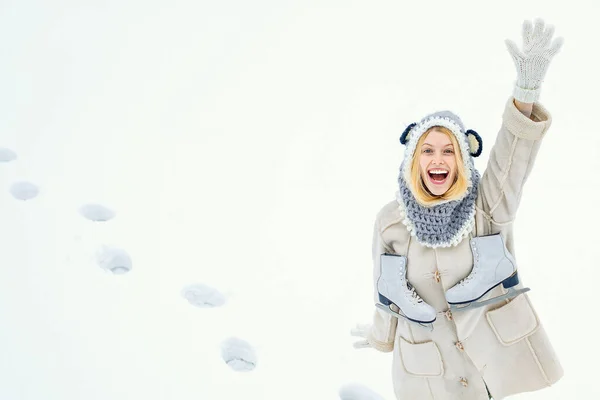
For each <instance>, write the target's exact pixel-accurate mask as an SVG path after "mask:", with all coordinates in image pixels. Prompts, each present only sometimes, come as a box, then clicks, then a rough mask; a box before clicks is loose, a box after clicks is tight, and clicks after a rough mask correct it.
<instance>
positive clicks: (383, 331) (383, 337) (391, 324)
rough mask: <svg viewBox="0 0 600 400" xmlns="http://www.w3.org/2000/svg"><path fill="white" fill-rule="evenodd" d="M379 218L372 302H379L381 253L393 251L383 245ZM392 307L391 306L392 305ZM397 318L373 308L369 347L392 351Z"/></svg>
mask: <svg viewBox="0 0 600 400" xmlns="http://www.w3.org/2000/svg"><path fill="white" fill-rule="evenodd" d="M378 221H379V218H377V219H376V221H375V227H374V229H373V245H372V259H373V289H374V301H375V302H376V303H377V302H379V292H378V291H377V280H378V279H379V275H380V274H381V265H380V256H381V254H383V253H386V252H387V253H392V252H393V251H392V250H391V249H390V248H389V246H387V245H386V244H385V242H384V241H383V238H382V236H381V231H380V229H379V223H378ZM392 306H393V305H392ZM397 324H398V318H397V317H395V316H393V315H391V314H390V313H387V312H385V311H383V310H380V309H379V308H375V312H374V313H373V323H372V324H371V329H370V331H369V333H368V335H367V340H368V341H369V344H370V345H371V347H373V348H375V349H376V350H379V351H382V352H384V353H388V352H391V351H392V350H393V349H394V337H395V336H396V326H397Z"/></svg>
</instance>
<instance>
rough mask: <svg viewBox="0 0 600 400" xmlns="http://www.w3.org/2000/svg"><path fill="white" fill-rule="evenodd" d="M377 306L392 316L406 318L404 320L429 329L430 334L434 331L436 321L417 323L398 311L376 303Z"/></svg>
mask: <svg viewBox="0 0 600 400" xmlns="http://www.w3.org/2000/svg"><path fill="white" fill-rule="evenodd" d="M375 306H376V307H377V308H379V309H381V310H383V311H385V312H387V313H389V314H392V315H393V316H394V317H397V318H404V319H406V320H408V321H409V322H412V323H415V324H417V325H419V326H421V327H423V328H425V329H428V330H429V331H430V332H431V331H433V322H434V321H435V319H434V320H433V321H417V320H414V319H411V318H408V317H407V316H406V315H403V314H399V313H397V312H396V311H394V310H392V309H391V308H390V307H389V306H385V305H383V304H381V303H376V304H375Z"/></svg>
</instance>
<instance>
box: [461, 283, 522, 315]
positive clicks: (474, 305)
mask: <svg viewBox="0 0 600 400" xmlns="http://www.w3.org/2000/svg"><path fill="white" fill-rule="evenodd" d="M530 290H531V289H529V288H523V289H519V290H515V289H514V288H509V289H508V292H506V293H504V294H503V295H501V296H497V297H492V298H491V299H487V300H481V301H473V302H471V303H467V304H450V310H451V311H465V310H472V309H474V308H479V307H483V306H487V305H488V304H495V303H498V302H500V301H503V300H509V299H513V298H515V297H517V296H518V295H520V294H521V293H525V292H529V291H530Z"/></svg>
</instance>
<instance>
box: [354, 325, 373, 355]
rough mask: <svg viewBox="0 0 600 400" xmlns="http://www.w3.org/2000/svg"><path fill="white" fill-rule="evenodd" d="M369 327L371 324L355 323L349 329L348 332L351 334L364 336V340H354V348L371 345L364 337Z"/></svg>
mask: <svg viewBox="0 0 600 400" xmlns="http://www.w3.org/2000/svg"><path fill="white" fill-rule="evenodd" d="M370 329H371V325H369V324H356V327H355V328H353V329H351V330H350V334H351V335H352V336H358V337H362V338H365V339H364V340H359V341H356V342H354V343H353V344H352V346H353V347H354V348H355V349H364V348H368V347H371V344H370V343H369V341H368V340H367V339H366V337H367V334H368V333H369V330H370Z"/></svg>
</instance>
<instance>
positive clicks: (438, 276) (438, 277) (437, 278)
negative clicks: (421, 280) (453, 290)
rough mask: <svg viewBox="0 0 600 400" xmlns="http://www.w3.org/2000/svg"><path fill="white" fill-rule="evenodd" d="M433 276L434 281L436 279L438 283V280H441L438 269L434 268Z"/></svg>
mask: <svg viewBox="0 0 600 400" xmlns="http://www.w3.org/2000/svg"><path fill="white" fill-rule="evenodd" d="M434 277H435V281H436V282H437V283H440V281H441V277H440V271H439V270H437V269H436V270H435V274H434Z"/></svg>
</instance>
